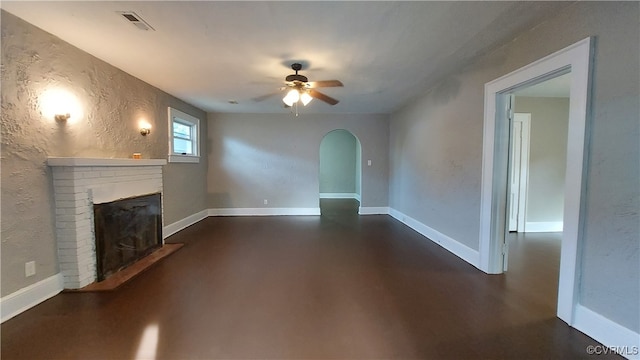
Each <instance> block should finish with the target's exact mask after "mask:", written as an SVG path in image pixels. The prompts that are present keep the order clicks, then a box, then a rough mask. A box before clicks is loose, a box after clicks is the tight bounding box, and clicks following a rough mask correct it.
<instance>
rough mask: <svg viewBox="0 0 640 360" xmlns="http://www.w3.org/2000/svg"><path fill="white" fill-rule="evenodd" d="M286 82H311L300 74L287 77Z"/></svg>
mask: <svg viewBox="0 0 640 360" xmlns="http://www.w3.org/2000/svg"><path fill="white" fill-rule="evenodd" d="M285 80H286V81H289V82H293V81H300V82H307V81H309V80H308V79H307V77H306V76H304V75H300V74H291V75H287V77H286V78H285Z"/></svg>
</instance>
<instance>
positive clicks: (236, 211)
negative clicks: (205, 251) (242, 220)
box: [208, 207, 320, 216]
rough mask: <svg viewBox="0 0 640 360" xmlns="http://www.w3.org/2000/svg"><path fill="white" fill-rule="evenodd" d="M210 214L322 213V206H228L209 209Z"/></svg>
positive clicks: (272, 214) (273, 214) (268, 214)
mask: <svg viewBox="0 0 640 360" xmlns="http://www.w3.org/2000/svg"><path fill="white" fill-rule="evenodd" d="M208 214H209V216H280V215H320V208H319V207H317V208H227V209H209V211H208Z"/></svg>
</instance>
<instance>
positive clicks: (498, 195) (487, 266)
mask: <svg viewBox="0 0 640 360" xmlns="http://www.w3.org/2000/svg"><path fill="white" fill-rule="evenodd" d="M592 55H593V53H592V38H586V39H584V40H581V41H579V42H577V43H575V44H573V45H570V46H568V47H566V48H564V49H562V50H560V51H557V52H555V53H553V54H551V55H549V56H546V57H544V58H543V59H540V60H538V61H536V62H533V63H531V64H529V65H527V66H524V67H522V68H520V69H518V70H516V71H513V72H511V73H509V74H507V75H505V76H502V77H500V78H498V79H496V80H494V81H491V82H489V83H486V84H485V103H484V107H485V112H484V130H483V156H482V185H481V197H480V251H479V253H480V263H479V265H480V269H481V270H482V271H485V272H487V273H501V272H502V267H503V256H502V251H501V248H502V242H503V240H504V229H505V226H504V223H505V221H506V219H505V216H503V215H504V208H505V206H504V204H505V199H504V197H505V194H506V191H504V190H505V187H504V186H505V185H506V176H505V177H504V179H502V175H503V172H504V173H505V174H506V166H507V163H506V157H505V154H503V152H504V149H505V146H508V141H506V143H507V144H505V139H507V140H508V138H509V135H508V128H509V126H508V121H507V122H506V123H505V121H506V120H505V114H504V112H503V111H502V106H504V103H505V100H504V99H505V97H506V96H507V95H505V94H508V93H509V92H510V91H513V90H514V89H516V88H518V87H523V86H526V85H528V84H532V83H535V82H539V81H541V80H542V79H546V78H551V77H554V76H556V75H558V74H560V73H564V72H567V71H569V70H570V72H571V94H570V108H569V130H568V133H569V136H568V141H567V168H566V171H565V173H566V177H565V203H564V216H563V219H564V229H563V238H562V245H561V251H560V278H559V285H558V309H557V315H558V317H559V318H560V319H562V320H564V321H565V322H567V323H568V324H569V325H571V324H572V323H573V315H574V309H575V306H576V304H577V291H578V281H577V279H578V276H579V269H578V266H577V261H578V242H579V239H580V238H581V237H582V225H583V221H584V220H583V217H584V216H583V212H582V211H581V206H582V205H583V203H582V193H583V192H584V189H585V186H584V179H586V176H584V177H583V173H584V172H585V164H586V152H585V151H584V149H585V147H586V146H587V136H586V134H587V129H586V126H587V121H586V119H587V110H588V103H589V88H590V86H589V85H590V84H589V82H590V75H591V63H592ZM498 109H500V110H499V111H498ZM505 124H506V125H507V126H505ZM507 149H508V148H507ZM507 153H508V150H507ZM506 155H508V154H506ZM494 174H495V175H496V176H494ZM503 182H504V183H503Z"/></svg>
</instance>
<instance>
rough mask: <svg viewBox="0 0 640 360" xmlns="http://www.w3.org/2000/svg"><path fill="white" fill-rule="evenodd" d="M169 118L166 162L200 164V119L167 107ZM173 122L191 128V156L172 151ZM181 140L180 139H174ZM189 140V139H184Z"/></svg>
mask: <svg viewBox="0 0 640 360" xmlns="http://www.w3.org/2000/svg"><path fill="white" fill-rule="evenodd" d="M167 112H168V118H169V121H168V123H169V134H168V138H169V155H168V156H167V160H168V162H170V163H199V162H200V119H198V118H197V117H195V116H192V115H189V114H187V113H184V112H182V111H180V110H177V109H174V108H172V107H168V111H167ZM174 122H176V123H178V124H181V125H185V126H189V127H190V128H191V142H192V151H193V154H184V153H177V152H175V150H174V136H173V124H174ZM176 138H177V139H182V138H181V137H176ZM184 140H189V139H184Z"/></svg>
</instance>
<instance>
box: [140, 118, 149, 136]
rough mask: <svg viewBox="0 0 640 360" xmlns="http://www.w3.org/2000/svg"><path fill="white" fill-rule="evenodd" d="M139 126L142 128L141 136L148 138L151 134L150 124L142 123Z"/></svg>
mask: <svg viewBox="0 0 640 360" xmlns="http://www.w3.org/2000/svg"><path fill="white" fill-rule="evenodd" d="M139 126H140V135H142V136H147V135H149V134H151V124H149V123H148V122H146V121H140V123H139Z"/></svg>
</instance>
